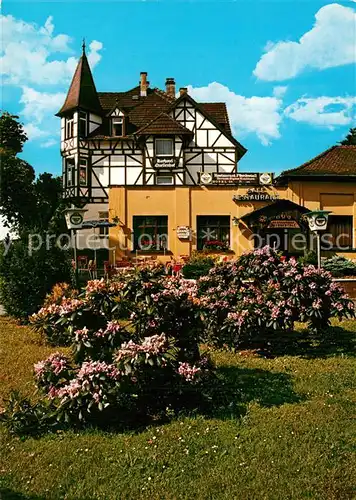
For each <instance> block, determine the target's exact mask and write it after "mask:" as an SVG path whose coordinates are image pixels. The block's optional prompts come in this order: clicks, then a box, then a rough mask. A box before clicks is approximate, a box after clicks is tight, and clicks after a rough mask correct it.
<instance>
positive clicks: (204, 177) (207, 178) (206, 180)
mask: <svg viewBox="0 0 356 500" xmlns="http://www.w3.org/2000/svg"><path fill="white" fill-rule="evenodd" d="M212 180H213V176H212V175H211V174H209V173H208V172H200V182H201V183H202V184H210V183H211V182H212Z"/></svg>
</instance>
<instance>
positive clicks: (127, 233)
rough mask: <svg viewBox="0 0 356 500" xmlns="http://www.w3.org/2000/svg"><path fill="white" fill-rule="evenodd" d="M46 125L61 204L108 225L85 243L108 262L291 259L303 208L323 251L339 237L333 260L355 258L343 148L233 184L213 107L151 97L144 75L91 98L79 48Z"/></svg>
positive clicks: (218, 110) (226, 134) (355, 210)
mask: <svg viewBox="0 0 356 500" xmlns="http://www.w3.org/2000/svg"><path fill="white" fill-rule="evenodd" d="M58 116H60V118H61V154H62V159H63V187H64V196H65V197H66V198H67V199H68V200H69V201H70V202H71V203H72V204H73V205H75V206H85V208H86V209H87V213H86V218H87V219H91V220H92V219H94V220H98V219H101V220H102V219H104V220H108V221H110V222H114V223H115V224H116V226H115V227H112V228H110V233H109V231H108V228H107V227H105V225H103V226H101V227H100V228H99V233H100V234H98V235H96V236H97V237H99V241H100V242H101V246H103V247H108V246H110V248H111V250H112V251H111V258H112V259H116V260H118V259H122V258H125V259H130V258H132V257H134V256H137V254H138V253H146V254H149V255H151V254H153V253H156V254H159V255H160V256H161V258H162V259H167V258H169V257H170V256H172V255H173V256H179V255H190V254H191V253H192V252H193V251H195V250H201V249H205V250H206V249H211V251H213V252H219V253H223V254H226V253H230V254H234V255H240V254H241V253H242V252H243V251H245V250H247V249H249V248H253V246H260V245H261V244H272V243H273V244H275V241H277V240H278V241H279V242H280V246H279V248H280V249H281V250H282V251H283V252H285V253H286V254H289V255H291V254H301V253H303V252H304V251H305V249H306V248H308V246H310V245H309V243H306V244H305V245H304V247H303V246H302V247H300V248H299V249H296V248H295V247H294V244H293V238H294V236H295V235H296V234H297V233H300V232H302V233H303V234H305V235H307V233H308V229H307V227H306V224H305V216H304V214H305V212H306V211H308V210H315V209H326V210H329V211H332V212H333V213H332V215H331V217H330V231H331V239H332V241H333V243H332V245H331V247H330V248H331V250H330V251H331V252H336V253H339V252H340V250H341V249H340V248H339V249H338V248H337V247H336V245H335V241H336V240H337V238H338V236H340V235H341V233H342V238H343V240H342V242H343V243H345V241H346V242H347V245H346V243H345V245H344V247H345V248H346V250H345V249H344V251H345V252H349V253H350V255H353V256H354V255H356V253H354V252H355V250H354V249H355V246H356V243H355V242H356V227H355V224H354V217H355V216H356V195H355V192H356V190H355V187H354V186H355V182H356V181H355V179H356V156H355V154H356V148H355V146H350V147H341V146H339V147H335V148H332V149H331V150H328V151H327V152H325V153H323V154H322V155H320V156H318V157H317V158H316V159H313V160H311V161H310V162H307V163H306V164H305V165H303V166H301V167H299V168H297V169H295V170H293V171H289V172H286V173H284V174H282V175H281V176H280V177H279V178H277V179H274V177H273V174H271V173H257V172H245V173H241V172H240V171H238V162H239V160H240V159H241V158H242V156H243V155H244V154H245V152H246V149H245V148H244V147H243V146H242V145H241V144H240V143H239V142H238V141H237V140H236V139H235V138H234V137H233V135H232V132H231V129H230V124H229V118H228V113H227V109H226V106H225V104H224V103H219V102H218V103H201V102H199V103H198V102H196V101H195V100H194V99H193V98H192V97H191V96H190V95H189V94H188V92H187V89H186V88H180V89H179V92H178V93H176V88H175V81H174V79H173V78H167V80H166V84H165V89H164V90H160V89H158V88H151V87H150V85H149V82H148V80H147V73H145V72H142V73H141V74H140V80H139V84H138V85H137V86H136V87H134V88H132V89H130V90H128V91H126V92H98V91H97V90H96V87H95V83H94V80H93V77H92V74H91V71H90V67H89V63H88V60H87V57H86V55H85V48H84V47H83V54H82V56H81V58H80V60H79V63H78V66H77V68H76V71H75V74H74V76H73V80H72V83H71V85H70V88H69V91H68V94H67V97H66V99H65V102H64V104H63V106H62V108H61V109H60V111H59V112H58ZM108 233H109V234H108ZM85 234H86V233H85V231H82V238H83V236H85ZM89 235H90V231H89ZM87 236H88V233H87ZM271 238H272V239H271ZM273 238H274V239H273ZM84 239H85V238H83V239H82V242H83V240H84ZM271 242H272V243H271ZM91 243H93V241H92V240H91ZM83 245H85V243H83ZM329 253H330V252H329Z"/></svg>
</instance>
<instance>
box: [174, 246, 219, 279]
mask: <svg viewBox="0 0 356 500" xmlns="http://www.w3.org/2000/svg"><path fill="white" fill-rule="evenodd" d="M214 263H215V259H214V258H213V257H211V256H209V255H206V254H204V253H198V252H195V253H193V255H192V256H191V257H190V258H189V260H188V261H187V263H186V264H185V265H184V266H183V269H182V273H183V276H184V278H186V279H198V278H200V277H201V276H206V275H207V274H208V272H209V271H210V269H211V268H212V267H214Z"/></svg>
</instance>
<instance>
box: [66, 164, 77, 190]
mask: <svg viewBox="0 0 356 500" xmlns="http://www.w3.org/2000/svg"><path fill="white" fill-rule="evenodd" d="M65 175H66V186H67V187H71V186H74V185H75V160H74V158H66V159H65Z"/></svg>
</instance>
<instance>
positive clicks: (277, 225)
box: [267, 220, 300, 229]
mask: <svg viewBox="0 0 356 500" xmlns="http://www.w3.org/2000/svg"><path fill="white" fill-rule="evenodd" d="M267 229H300V225H299V224H298V222H297V221H296V220H271V221H270V223H269V224H268V226H267Z"/></svg>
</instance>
